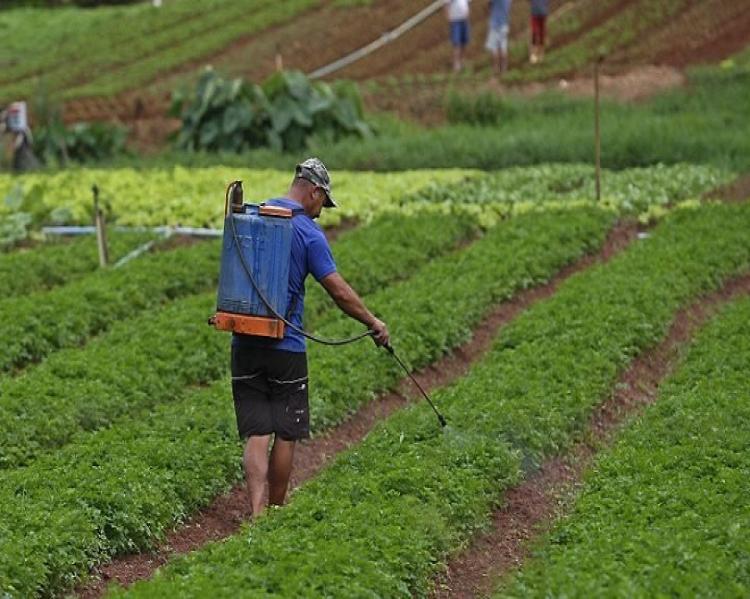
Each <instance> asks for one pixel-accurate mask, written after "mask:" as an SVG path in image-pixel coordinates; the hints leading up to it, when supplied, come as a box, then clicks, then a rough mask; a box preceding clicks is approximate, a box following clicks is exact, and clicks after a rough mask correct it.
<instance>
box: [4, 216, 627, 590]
mask: <svg viewBox="0 0 750 599" xmlns="http://www.w3.org/2000/svg"><path fill="white" fill-rule="evenodd" d="M612 222H613V215H612V214H611V213H608V212H605V211H601V210H596V209H580V210H575V211H564V212H560V213H557V212H550V213H549V214H540V215H528V216H522V217H519V218H517V219H514V220H512V221H509V222H507V223H504V224H502V225H499V226H498V227H496V228H495V229H493V230H491V231H490V232H488V233H487V234H486V235H485V236H484V237H483V238H481V239H480V240H478V241H476V242H475V243H474V244H472V245H470V246H469V247H466V248H463V249H461V250H459V251H458V252H454V253H453V254H450V255H446V256H443V257H439V258H435V259H433V260H432V261H431V262H430V264H429V265H428V266H426V267H424V268H423V269H421V270H420V271H419V272H418V273H417V274H416V275H415V276H414V277H412V278H411V279H409V280H407V281H404V282H403V283H399V284H396V285H392V286H390V287H387V288H385V289H382V290H380V291H378V292H376V293H374V294H372V295H371V296H370V297H369V298H368V304H371V305H374V306H375V307H376V310H377V311H378V313H380V314H382V315H383V317H384V318H386V319H387V321H388V323H389V325H390V326H391V328H392V330H393V332H394V343H395V344H396V346H397V347H398V348H399V352H400V353H401V354H402V355H404V356H405V357H406V358H407V359H408V360H409V361H410V362H411V364H412V366H413V367H419V366H422V365H425V364H427V363H429V362H431V361H432V360H434V359H435V358H436V357H438V356H440V355H441V354H443V353H445V352H446V351H447V350H448V349H450V348H451V347H455V346H456V345H458V344H460V343H461V342H462V341H464V340H466V339H467V338H468V337H469V336H470V333H471V328H472V327H473V326H475V325H476V323H477V322H478V321H479V319H480V318H481V317H482V316H483V315H484V314H485V313H486V312H487V310H488V309H489V308H490V307H491V306H492V305H494V304H495V303H497V302H498V301H501V300H503V299H506V298H508V297H510V296H511V295H512V294H513V293H515V292H516V291H518V290H520V289H522V288H525V287H528V286H531V285H534V284H536V283H538V282H541V281H545V280H547V279H548V278H549V277H550V276H551V275H552V274H553V273H554V272H556V271H557V270H558V269H559V268H560V267H562V266H563V265H564V264H566V263H569V262H570V261H572V260H574V259H575V258H577V257H578V256H580V255H582V254H583V253H585V252H587V251H590V250H592V249H594V248H595V247H597V246H598V245H600V244H601V242H602V240H603V238H604V236H605V234H606V231H607V229H608V228H609V226H610V225H611V224H612ZM430 230H434V229H432V228H431V229H430ZM373 255H374V254H373ZM362 270H363V271H365V270H366V269H365V268H364V267H363V269H362ZM201 301H205V302H206V304H208V303H209V302H210V301H212V298H211V297H209V296H206V297H205V298H204V299H203V300H201V298H200V297H196V298H191V299H190V300H188V301H186V302H185V304H186V309H183V310H179V309H178V304H173V305H172V306H170V307H168V308H167V309H165V310H163V311H162V313H163V320H161V321H159V322H157V321H156V320H154V324H153V325H152V327H153V329H157V328H159V324H160V323H161V325H162V329H163V330H162V331H160V333H159V336H158V337H153V338H157V339H159V341H160V343H159V345H162V346H168V347H169V348H170V349H169V350H162V351H164V353H167V351H171V352H172V360H173V362H172V368H171V369H166V368H162V366H161V365H160V364H159V363H155V358H154V357H152V356H150V355H149V357H148V359H142V360H140V361H141V362H142V363H139V364H126V366H125V372H127V379H126V377H125V375H123V376H122V383H121V384H120V389H119V390H118V388H117V386H116V383H117V381H113V382H108V383H107V385H106V392H104V390H102V391H103V392H102V393H100V394H99V396H98V397H97V395H96V394H94V395H92V393H91V392H90V391H87V392H86V393H85V394H84V395H82V396H80V397H78V398H73V399H68V398H69V397H70V393H68V394H66V397H65V398H60V397H58V398H55V399H54V401H50V402H48V404H47V405H48V407H49V406H50V405H54V406H55V409H54V411H51V410H49V409H47V410H46V415H47V417H48V418H54V419H57V418H58V415H59V414H68V413H71V412H74V411H76V410H78V411H79V412H80V413H81V414H83V415H85V416H86V418H87V421H89V422H90V421H91V420H94V419H97V418H98V419H99V424H103V423H104V422H105V416H104V415H103V414H106V413H107V412H108V410H117V411H119V413H120V414H121V415H124V412H125V411H127V413H128V415H129V418H126V419H121V420H119V421H117V422H115V423H114V425H113V426H112V427H111V428H108V429H101V430H97V431H95V432H92V433H85V434H78V435H76V436H74V437H72V438H70V439H69V440H70V443H69V444H68V445H67V446H64V447H62V448H60V449H59V450H58V451H55V452H45V453H44V454H40V455H39V456H38V457H37V459H36V460H35V461H33V462H31V463H30V465H29V466H28V467H24V468H17V469H6V470H5V471H3V472H1V473H0V501H2V502H3V505H6V506H7V509H4V510H3V513H2V514H0V531H2V532H3V534H2V535H0V588H3V589H8V590H9V591H10V592H11V593H13V594H17V595H20V596H29V595H34V594H43V593H44V594H46V593H50V592H53V591H57V590H61V589H64V588H68V587H70V586H71V585H72V584H73V582H74V581H75V580H77V579H78V578H79V577H80V576H82V575H84V574H85V573H86V572H87V571H88V569H89V568H90V567H91V566H92V565H94V564H96V563H99V562H101V561H104V560H106V559H108V558H109V557H110V556H112V555H114V554H117V553H123V552H128V551H133V550H138V549H144V548H146V547H149V546H150V545H152V544H153V543H154V542H156V541H157V540H158V539H160V538H161V537H162V535H163V534H164V531H165V530H167V529H169V528H170V527H172V526H173V525H175V524H176V523H179V522H180V521H181V520H183V519H184V518H185V517H186V515H187V514H190V513H192V512H194V511H195V510H196V509H197V508H199V507H200V506H203V505H205V504H206V503H208V502H209V501H210V500H211V499H212V498H213V497H215V496H216V495H217V494H218V493H219V492H220V491H222V490H225V489H226V488H228V486H229V485H231V484H232V483H233V482H235V481H236V480H237V479H238V478H239V475H240V463H239V455H240V450H239V445H238V442H237V438H236V428H235V422H234V412H233V407H232V403H231V400H230V394H229V392H228V385H227V381H226V380H221V381H220V382H218V383H216V384H213V385H211V386H210V387H208V388H205V389H184V390H183V391H182V392H180V391H178V392H177V393H175V390H176V389H178V390H179V389H181V388H183V387H184V381H182V382H180V381H173V380H170V381H168V382H166V383H162V385H161V387H159V388H158V389H157V388H152V387H156V385H152V386H150V387H149V381H150V380H153V377H154V375H152V374H151V373H152V372H153V371H157V372H160V371H161V372H160V376H161V378H162V379H163V378H164V377H165V376H174V375H169V372H172V371H173V370H174V368H173V366H174V363H177V361H179V363H180V364H181V365H185V366H186V367H188V366H190V367H193V365H194V364H199V365H201V366H202V367H203V370H202V371H201V372H205V370H206V369H209V368H210V369H213V370H214V372H213V373H211V374H212V376H213V378H214V379H216V378H217V377H218V376H219V375H220V373H222V372H225V371H226V364H227V363H228V347H227V346H228V338H227V337H226V336H221V335H220V334H218V333H215V332H214V333H212V334H211V335H209V334H207V333H203V336H202V337H201V335H200V329H199V328H198V325H195V326H194V328H195V329H196V331H195V332H193V331H188V332H186V333H185V335H184V338H182V339H179V340H178V341H175V342H171V341H169V340H165V337H166V335H167V334H168V333H169V330H170V329H171V328H175V327H174V323H175V322H180V323H185V327H186V328H190V327H191V326H192V325H191V320H193V316H191V315H190V314H189V313H188V309H193V308H194V309H195V310H196V311H199V305H200V302H201ZM187 304H189V305H187ZM206 307H208V306H206ZM204 309H205V308H204ZM194 318H195V319H198V318H199V315H195V317H194ZM350 327H351V325H349V324H347V323H345V322H344V319H343V317H342V319H340V320H337V321H331V322H330V323H329V324H327V325H325V326H322V327H320V329H319V332H320V333H322V334H324V335H327V336H335V335H339V334H341V333H343V332H345V331H348V330H350ZM204 328H205V329H208V327H205V325H204ZM129 332H130V334H131V335H136V334H137V329H135V330H134V329H130V330H129ZM124 333H125V330H123V333H122V334H123V336H124ZM115 334H116V328H115V329H113V331H112V335H115ZM146 334H147V335H148V332H146ZM144 339H148V337H145V338H144ZM141 343H143V341H142V342H141ZM92 346H93V344H92ZM113 349H116V350H117V351H118V352H119V353H121V354H123V355H127V351H131V352H135V351H137V352H139V353H144V352H149V353H151V352H152V350H151V349H150V346H148V347H141V348H140V349H137V350H136V349H135V348H132V349H130V350H127V351H126V350H125V349H122V348H113ZM87 350H88V348H87ZM85 351H86V350H84V352H80V353H85ZM92 351H93V350H92ZM375 352H376V350H375V349H374V347H373V346H372V345H371V344H370V343H369V342H364V343H360V344H357V345H354V346H349V347H348V348H347V349H346V350H344V352H343V353H342V351H332V350H331V349H329V348H322V347H320V346H312V347H310V348H309V361H310V370H311V371H312V372H315V373H318V374H316V376H315V380H314V383H313V386H312V388H311V404H312V409H311V411H312V414H313V428H314V430H315V431H321V430H324V429H325V428H327V427H330V426H331V425H333V424H334V423H337V422H340V421H341V420H342V419H344V418H345V417H346V415H347V414H348V413H350V412H352V411H353V410H355V409H356V407H357V406H358V405H360V404H362V403H365V402H367V401H369V400H371V399H372V397H373V396H374V395H375V394H376V393H377V392H379V391H382V390H384V389H386V388H388V387H391V386H392V385H394V384H395V383H396V382H397V381H398V380H399V378H400V376H401V373H400V372H399V371H398V370H397V368H395V367H394V365H393V363H392V361H391V360H389V359H388V357H387V356H386V354H385V352H382V353H380V354H377V353H375ZM105 353H106V352H102V355H104V354H105ZM50 361H51V359H50ZM92 361H93V360H92V359H91V357H89V359H88V360H86V362H87V363H90V362H92ZM163 363H164V364H167V363H168V360H167V359H165V360H164V362H163ZM364 364H367V366H368V367H367V368H364V367H363V366H362V365H364ZM355 365H359V367H356V366H355ZM99 370H100V371H101V372H99V371H98V372H97V373H96V374H97V376H106V375H107V373H106V372H105V371H104V368H101V369H99ZM78 371H79V373H80V381H78V382H77V383H76V384H77V385H78V384H80V385H84V382H85V381H89V380H91V378H93V377H91V376H90V375H89V374H88V373H86V371H85V369H84V368H82V367H81V368H79V369H78ZM110 376H111V375H110ZM206 378H210V377H206ZM126 383H127V385H126ZM50 384H51V381H50ZM58 384H59V383H58ZM144 387H149V388H148V390H147V391H145V390H144ZM157 391H158V396H156V397H155V396H154V393H156V392H157ZM126 392H127V393H129V394H130V396H127V395H126ZM3 395H5V394H4V393H3ZM111 395H117V397H114V398H112V399H110V398H109V396H111ZM93 398H95V399H93ZM103 403H104V404H106V405H102V404H103ZM147 406H150V407H152V408H153V409H152V410H151V411H150V412H149V413H148V416H147V417H144V416H145V415H144V414H143V410H144V408H145V407H147ZM63 418H64V416H60V419H63ZM36 420H37V421H39V422H41V420H42V415H41V414H39V416H37V418H36ZM82 424H83V425H85V422H84V423H80V422H79V423H73V425H72V426H71V424H66V423H65V422H64V421H63V422H61V423H57V424H56V425H55V426H54V429H55V430H60V428H61V427H62V428H63V429H65V427H67V431H69V433H72V432H74V431H75V430H81V428H83V426H82ZM35 438H37V437H35ZM35 438H30V437H29V438H27V439H25V440H24V443H23V445H22V446H23V447H25V448H27V449H28V447H29V446H30V444H32V443H33V442H34V439H35ZM125 488H127V489H128V492H127V493H124V492H123V489H125Z"/></svg>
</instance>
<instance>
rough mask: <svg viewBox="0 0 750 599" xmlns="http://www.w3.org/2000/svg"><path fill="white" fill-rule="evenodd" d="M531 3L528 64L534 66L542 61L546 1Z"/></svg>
mask: <svg viewBox="0 0 750 599" xmlns="http://www.w3.org/2000/svg"><path fill="white" fill-rule="evenodd" d="M529 2H530V3H531V48H530V49H529V62H531V64H536V63H538V62H542V60H544V45H545V43H546V41H547V40H546V37H547V10H548V6H547V0H529Z"/></svg>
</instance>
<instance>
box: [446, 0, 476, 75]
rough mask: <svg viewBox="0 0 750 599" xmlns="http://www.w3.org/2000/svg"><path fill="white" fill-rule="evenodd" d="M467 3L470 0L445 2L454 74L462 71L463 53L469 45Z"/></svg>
mask: <svg viewBox="0 0 750 599" xmlns="http://www.w3.org/2000/svg"><path fill="white" fill-rule="evenodd" d="M469 2H471V0H445V12H446V14H447V16H448V21H449V23H450V38H451V44H452V45H453V70H454V71H456V72H458V71H460V70H461V69H463V66H464V51H465V49H466V46H468V45H469Z"/></svg>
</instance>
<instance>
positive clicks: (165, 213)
mask: <svg viewBox="0 0 750 599" xmlns="http://www.w3.org/2000/svg"><path fill="white" fill-rule="evenodd" d="M293 168H294V164H293V163H292V164H291V165H290V168H289V171H272V170H250V169H247V168H245V167H242V168H231V167H212V168H191V169H187V168H183V167H179V166H178V167H174V168H167V169H148V170H136V169H113V170H104V169H71V170H65V171H59V172H56V173H54V174H44V173H39V174H28V175H23V176H20V177H11V176H10V175H2V174H0V197H3V196H4V195H8V194H9V193H11V191H12V190H14V189H15V188H16V187H17V186H18V185H21V187H22V189H23V193H25V194H27V195H32V196H33V197H34V198H35V203H37V204H42V205H45V206H47V207H48V211H52V210H53V209H59V208H67V209H68V210H69V211H70V214H71V217H70V224H74V223H86V224H88V223H89V222H90V220H91V218H90V214H91V204H92V200H91V186H92V185H94V184H96V185H98V187H99V188H100V189H101V190H102V200H103V201H104V202H106V204H107V205H108V206H109V207H110V210H109V212H110V216H109V219H110V220H112V221H115V222H117V223H118V224H121V225H135V226H139V225H142V226H158V225H178V224H179V225H183V226H197V227H204V226H207V227H218V228H220V227H221V226H222V223H223V218H224V189H225V188H226V186H227V184H228V183H229V182H230V181H233V180H235V179H242V180H243V183H244V188H245V201H246V202H262V201H264V200H266V199H268V198H274V197H279V196H282V195H284V194H285V193H286V192H287V190H288V188H289V184H290V183H291V181H292V176H293ZM468 174H469V172H468V171H459V170H439V171H430V170H426V171H412V172H408V171H407V172H402V173H383V174H380V173H378V174H376V173H353V172H339V171H334V170H332V174H331V179H332V181H333V192H334V196H335V197H336V200H337V202H338V203H339V208H337V209H335V210H326V211H324V213H323V216H322V218H321V221H320V222H321V224H322V225H323V226H326V225H334V224H337V223H338V222H340V220H341V219H342V218H358V219H364V220H367V219H369V218H371V217H372V216H373V215H375V214H377V213H379V212H381V211H382V210H383V209H384V208H386V207H388V206H392V205H393V204H395V203H396V202H397V200H399V199H400V198H402V197H404V196H406V195H410V194H413V193H415V192H417V191H418V190H420V189H421V188H423V187H424V186H425V185H429V184H433V185H435V184H448V183H453V182H456V181H459V180H460V179H462V178H464V177H466V176H467V175H468ZM0 210H2V208H1V207H0Z"/></svg>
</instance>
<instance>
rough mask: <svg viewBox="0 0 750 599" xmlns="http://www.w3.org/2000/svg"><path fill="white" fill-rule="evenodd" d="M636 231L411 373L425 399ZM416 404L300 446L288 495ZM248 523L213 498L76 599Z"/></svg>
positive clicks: (384, 409)
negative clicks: (567, 281) (375, 428)
mask: <svg viewBox="0 0 750 599" xmlns="http://www.w3.org/2000/svg"><path fill="white" fill-rule="evenodd" d="M637 233H638V227H637V225H635V224H634V223H625V224H621V225H618V226H617V227H615V228H614V229H613V230H612V231H611V232H610V234H609V236H608V237H607V239H606V241H605V243H604V245H603V247H602V248H601V250H600V251H599V252H598V253H597V254H595V255H591V256H586V257H584V258H582V259H580V260H578V261H577V262H576V263H575V264H573V265H571V266H569V267H567V268H565V269H563V270H562V271H561V272H560V273H558V274H557V275H556V276H555V277H554V278H553V279H552V280H551V281H550V282H549V283H547V284H544V285H541V286H539V287H536V288H533V289H529V290H526V291H523V292H521V293H520V294H518V295H517V296H516V297H514V298H513V299H512V300H509V301H507V302H504V303H502V304H500V305H499V306H498V307H497V308H496V309H495V310H493V311H492V312H491V313H490V314H489V315H488V316H487V317H486V318H485V319H484V320H483V321H482V322H481V323H480V324H479V326H477V327H476V329H475V330H474V336H473V337H472V339H471V340H470V341H469V342H467V343H466V344H464V345H462V346H460V347H459V348H457V349H456V350H455V351H453V352H452V353H451V354H450V355H448V356H446V357H444V358H443V359H441V360H439V361H438V362H436V363H434V364H432V365H430V366H428V367H427V368H425V369H423V370H421V371H419V372H417V373H415V377H416V378H417V380H418V381H419V383H420V385H422V387H423V388H424V389H425V390H426V391H427V392H428V393H429V392H430V391H431V390H433V389H435V388H437V387H441V386H444V385H447V384H449V383H450V382H452V381H453V380H455V379H457V378H458V377H460V376H462V375H464V374H465V373H466V371H467V370H468V369H469V367H470V365H471V364H472V363H473V362H474V361H476V360H478V359H479V358H480V357H481V356H482V355H483V354H484V353H485V352H486V351H487V350H488V349H489V347H490V344H491V343H492V340H493V339H494V338H495V337H496V336H497V334H498V331H499V330H500V328H502V327H503V326H504V325H505V324H507V323H508V322H509V321H511V320H512V319H513V318H515V316H516V315H517V314H519V313H520V312H521V311H523V310H525V309H526V308H528V307H529V306H531V305H532V304H534V303H536V302H538V301H540V300H542V299H545V298H547V297H549V296H551V295H552V294H553V293H554V292H555V291H556V289H557V287H558V286H559V285H560V284H561V283H562V282H563V281H564V280H565V279H567V278H568V277H570V276H571V275H572V274H574V273H576V272H579V271H581V270H583V269H585V268H588V267H589V266H591V265H592V264H594V263H596V262H604V261H607V260H609V259H610V258H611V257H612V256H614V255H615V254H617V253H618V252H620V251H621V250H622V249H624V248H625V247H626V246H627V245H628V244H629V243H630V242H631V241H633V239H635V238H636V236H637ZM415 398H416V394H415V393H414V389H412V387H411V383H410V382H409V381H408V379H405V380H404V381H402V383H401V384H400V385H399V386H398V388H397V389H396V390H395V391H393V392H391V393H387V394H385V395H384V396H381V397H380V398H378V399H377V400H375V401H373V402H370V403H369V404H367V405H365V406H363V407H362V408H360V409H359V410H358V411H357V412H356V413H355V414H353V415H352V416H351V417H350V418H349V419H348V420H347V421H346V422H344V423H343V424H341V425H340V426H338V427H336V428H335V429H333V430H332V431H330V432H328V433H326V434H324V435H321V436H320V437H316V438H314V439H312V440H310V441H307V442H304V443H301V444H300V445H299V446H298V448H297V452H296V455H295V469H294V473H293V475H292V480H291V489H292V490H294V489H296V488H297V487H299V485H301V484H302V483H304V482H305V481H306V480H308V479H310V478H311V477H313V476H315V475H316V474H317V473H318V472H319V471H320V469H321V468H323V467H324V466H325V464H326V463H327V462H328V461H329V460H330V459H331V458H332V457H333V456H335V455H336V454H337V453H339V452H341V451H343V450H345V449H346V448H348V447H351V446H352V445H354V444H356V443H359V442H360V441H361V440H362V439H363V438H364V437H365V436H366V435H367V433H368V432H369V431H370V430H372V428H373V426H374V425H375V424H376V423H377V422H379V421H380V420H383V419H384V418H387V417H388V416H389V415H390V414H392V413H393V412H394V411H396V410H398V409H399V408H401V407H403V406H404V405H405V404H406V403H407V402H409V401H413V400H414V399H415ZM249 517H250V511H249V505H248V500H247V497H246V493H245V489H244V485H238V486H236V487H235V488H234V489H232V490H231V491H230V492H229V493H228V494H226V495H223V496H221V497H218V498H217V499H216V500H215V501H214V502H213V503H212V504H211V505H210V506H209V507H207V508H206V509H204V510H202V511H201V512H200V513H199V514H197V515H196V516H195V517H194V518H192V519H191V520H190V521H189V522H188V523H187V524H185V525H184V526H181V527H180V528H179V529H177V530H175V531H174V532H172V533H170V534H169V535H168V536H167V540H166V542H165V543H163V544H162V545H161V546H160V547H159V548H158V549H157V550H155V551H153V552H150V553H141V554H135V555H128V556H122V557H118V558H116V559H115V560H114V561H113V562H111V563H109V564H106V565H104V566H100V567H99V568H97V569H96V570H95V571H94V573H93V578H92V581H91V582H90V583H89V584H88V585H86V586H84V587H82V588H80V589H78V591H77V594H78V596H79V597H83V598H86V599H90V598H93V597H100V596H102V595H103V593H104V591H105V590H106V585H107V584H109V583H110V582H114V581H116V582H118V583H119V584H122V585H129V584H132V583H133V582H135V581H137V580H142V579H144V578H148V577H150V576H151V575H152V574H153V573H154V571H155V570H156V569H157V568H158V567H159V566H161V565H163V564H164V563H166V562H167V561H168V560H169V559H170V558H172V557H173V556H175V555H178V554H181V553H186V552H188V551H192V550H195V549H197V548H198V547H201V546H202V545H204V544H206V543H208V542H210V541H214V540H218V539H222V538H225V537H227V536H229V535H230V534H232V533H234V532H236V531H237V530H238V529H239V527H240V525H241V524H242V523H243V522H244V521H246V520H247V519H248V518H249Z"/></svg>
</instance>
